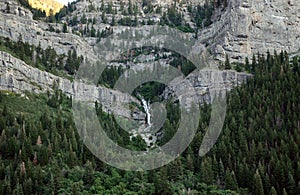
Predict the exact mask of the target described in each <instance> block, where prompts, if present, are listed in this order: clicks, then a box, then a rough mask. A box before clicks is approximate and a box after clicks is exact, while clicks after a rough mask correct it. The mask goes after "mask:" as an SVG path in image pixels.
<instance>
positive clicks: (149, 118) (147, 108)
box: [139, 95, 151, 127]
mask: <svg viewBox="0 0 300 195" xmlns="http://www.w3.org/2000/svg"><path fill="white" fill-rule="evenodd" d="M139 97H140V98H141V100H142V104H143V108H144V110H145V112H146V116H147V118H146V123H147V125H148V126H149V127H150V126H151V121H150V120H151V114H150V103H149V101H148V102H147V101H146V100H145V99H144V98H143V97H142V96H141V95H139Z"/></svg>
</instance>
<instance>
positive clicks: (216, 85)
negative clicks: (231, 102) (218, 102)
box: [162, 69, 253, 107]
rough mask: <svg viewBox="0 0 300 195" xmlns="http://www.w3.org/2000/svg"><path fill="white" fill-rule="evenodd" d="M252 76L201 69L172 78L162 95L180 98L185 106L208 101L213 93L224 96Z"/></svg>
mask: <svg viewBox="0 0 300 195" xmlns="http://www.w3.org/2000/svg"><path fill="white" fill-rule="evenodd" d="M252 76H253V75H251V74H247V73H243V72H236V71H234V70H224V71H219V70H213V69H202V70H200V71H195V72H193V73H191V74H189V75H188V76H187V77H186V78H180V77H178V78H176V79H174V80H173V81H172V82H171V83H170V85H169V86H168V87H167V88H166V90H165V91H164V93H163V94H162V96H163V97H164V99H167V98H169V97H170V96H172V97H175V99H180V100H181V101H182V102H181V103H183V104H184V106H185V107H187V105H191V103H192V102H199V103H200V104H202V103H204V102H206V103H210V102H211V101H212V100H213V96H214V95H222V96H224V95H225V93H226V92H227V91H229V90H231V89H232V88H233V87H235V86H239V85H241V84H242V83H243V82H246V81H247V79H248V78H250V77H252ZM191 88H193V89H191ZM192 90H194V92H195V93H193V91H192ZM174 95H177V96H174ZM178 95H179V96H178Z"/></svg>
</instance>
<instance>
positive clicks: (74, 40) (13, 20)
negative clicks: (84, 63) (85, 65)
mask: <svg viewBox="0 0 300 195" xmlns="http://www.w3.org/2000/svg"><path fill="white" fill-rule="evenodd" d="M0 5H1V8H0V18H1V19H0V36H2V37H7V38H9V39H11V40H12V41H15V42H16V41H18V40H19V39H20V37H21V38H22V41H24V42H28V43H29V44H30V45H35V46H38V45H39V44H40V46H41V48H42V49H46V48H47V47H52V48H53V49H55V51H56V52H57V53H58V54H67V53H68V51H69V50H71V49H76V51H77V54H78V55H82V56H84V57H85V58H88V59H89V60H93V59H95V58H96V57H95V53H93V49H92V47H91V46H90V45H89V44H88V43H87V42H86V41H85V40H84V39H83V38H81V37H79V36H77V35H75V34H71V33H56V32H50V31H49V29H50V26H52V27H53V28H54V29H59V30H60V31H61V30H62V28H63V25H62V24H59V23H54V24H48V23H45V22H43V21H37V20H33V19H32V13H31V12H30V11H29V10H27V9H25V8H23V7H21V6H20V5H19V4H18V3H17V2H16V1H13V0H12V1H3V0H1V1H0ZM7 5H8V7H9V10H7V8H6V7H7Z"/></svg>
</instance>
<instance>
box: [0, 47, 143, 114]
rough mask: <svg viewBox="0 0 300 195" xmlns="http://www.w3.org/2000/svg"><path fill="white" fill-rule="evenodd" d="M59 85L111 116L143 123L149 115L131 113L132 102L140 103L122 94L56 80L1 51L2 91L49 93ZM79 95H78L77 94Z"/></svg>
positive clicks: (0, 83)
mask: <svg viewBox="0 0 300 195" xmlns="http://www.w3.org/2000/svg"><path fill="white" fill-rule="evenodd" d="M54 83H56V84H57V85H58V88H59V89H61V90H62V92H64V93H66V94H67V95H69V96H72V97H74V95H75V97H76V99H77V100H80V101H85V102H92V103H93V102H95V101H96V100H97V101H99V102H101V104H102V105H103V108H104V110H105V111H107V112H113V113H114V114H116V115H119V116H123V117H126V118H130V117H131V116H132V115H133V117H134V119H135V120H143V119H144V117H145V115H144V114H143V113H141V112H140V111H138V110H135V111H132V110H130V109H129V105H128V104H129V103H130V102H136V103H139V102H138V101H137V100H136V99H135V98H133V97H132V96H129V95H128V94H124V93H121V92H119V91H115V90H111V89H107V88H104V87H96V86H93V85H87V84H84V83H79V82H71V81H69V80H67V79H63V78H61V77H58V76H55V75H53V74H50V73H48V72H45V71H41V70H39V69H36V68H33V67H31V66H29V65H27V64H25V63H24V62H23V61H21V60H19V59H17V58H14V57H13V56H11V55H10V54H8V53H5V52H1V51H0V90H10V91H13V92H23V91H30V92H34V93H42V92H43V93H45V92H46V91H50V92H51V91H53V85H54ZM75 93H76V94H75Z"/></svg>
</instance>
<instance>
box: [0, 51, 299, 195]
mask: <svg viewBox="0 0 300 195" xmlns="http://www.w3.org/2000/svg"><path fill="white" fill-rule="evenodd" d="M245 69H247V70H248V71H250V72H252V73H253V74H254V75H255V76H254V77H253V78H251V79H249V80H248V82H247V83H246V84H244V85H243V86H241V87H239V88H237V89H235V90H233V91H232V92H230V93H229V98H228V112H227V116H226V121H225V125H224V129H223V131H222V133H221V135H220V137H219V140H218V142H217V144H216V145H215V146H214V148H213V149H212V151H211V152H210V153H208V154H207V155H206V156H205V157H203V158H200V157H199V156H198V149H199V146H200V144H201V141H202V137H203V135H204V131H205V130H204V129H205V127H206V126H207V125H208V120H209V110H210V106H209V105H204V106H203V107H202V109H201V111H202V112H201V114H202V115H201V116H202V117H201V118H202V119H201V123H200V126H199V131H198V133H197V135H196V137H195V139H194V141H193V143H192V144H191V146H190V147H189V148H188V149H187V150H186V151H185V153H184V154H183V155H182V156H180V157H178V158H177V159H176V160H175V161H174V162H172V163H171V164H169V165H167V166H164V167H162V168H159V169H157V170H154V171H148V172H140V173H139V172H129V171H128V172H127V171H121V170H117V169H115V168H113V167H110V166H108V165H105V164H103V163H102V162H100V161H99V160H97V159H96V158H95V157H94V156H93V155H92V154H91V153H90V152H89V151H88V150H87V148H86V147H85V146H84V145H83V144H82V141H81V140H80V139H79V136H78V134H77V131H76V129H75V126H74V123H73V121H72V115H71V112H70V109H71V100H70V99H68V98H67V97H65V96H64V95H63V94H62V93H61V92H60V91H57V92H56V93H55V94H53V95H50V94H48V95H46V94H45V95H32V94H29V93H25V97H21V96H19V95H16V94H12V93H10V92H6V91H2V92H1V93H0V115H1V117H0V133H1V136H0V156H1V158H0V194H12V193H15V194H21V193H24V194H52V193H54V194H59V193H65V194H81V193H85V194H96V193H98V194H183V193H188V191H189V192H190V194H191V193H201V194H234V192H233V191H235V192H236V193H240V194H248V193H252V194H284V193H285V194H299V193H300V183H299V181H300V177H299V175H300V159H299V146H300V133H299V132H300V116H299V115H300V112H299V111H300V99H299V95H300V94H299V93H300V82H299V81H300V77H299V74H300V67H299V58H296V57H295V58H294V59H293V60H292V62H291V63H290V62H289V59H288V55H287V54H285V53H283V52H282V53H281V54H275V55H274V56H271V55H270V54H267V55H266V56H263V55H256V56H254V57H253V63H251V64H249V63H248V62H246V64H245ZM97 108H98V109H97V111H98V114H99V117H100V118H101V121H102V122H103V123H105V124H106V126H107V127H108V128H107V133H108V134H109V136H110V137H112V138H115V139H116V140H117V141H118V143H120V144H121V145H127V147H129V148H131V149H135V150H138V149H140V148H143V147H144V142H143V140H141V139H139V138H137V139H135V140H133V141H132V142H130V143H129V142H128V140H129V139H128V136H129V135H128V134H126V133H124V132H122V130H121V129H120V128H118V127H117V126H116V123H115V120H114V118H113V116H111V115H108V114H106V113H104V112H102V111H101V107H99V106H97ZM172 109H176V106H175V107H174V106H169V107H168V112H169V113H176V112H175V110H172ZM176 117H177V116H172V118H173V119H174V118H175V119H176ZM167 123H168V125H165V126H164V131H166V132H170V133H172V131H174V129H176V128H175V127H176V121H175V122H172V123H169V122H168V121H167ZM228 190H233V191H228Z"/></svg>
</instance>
